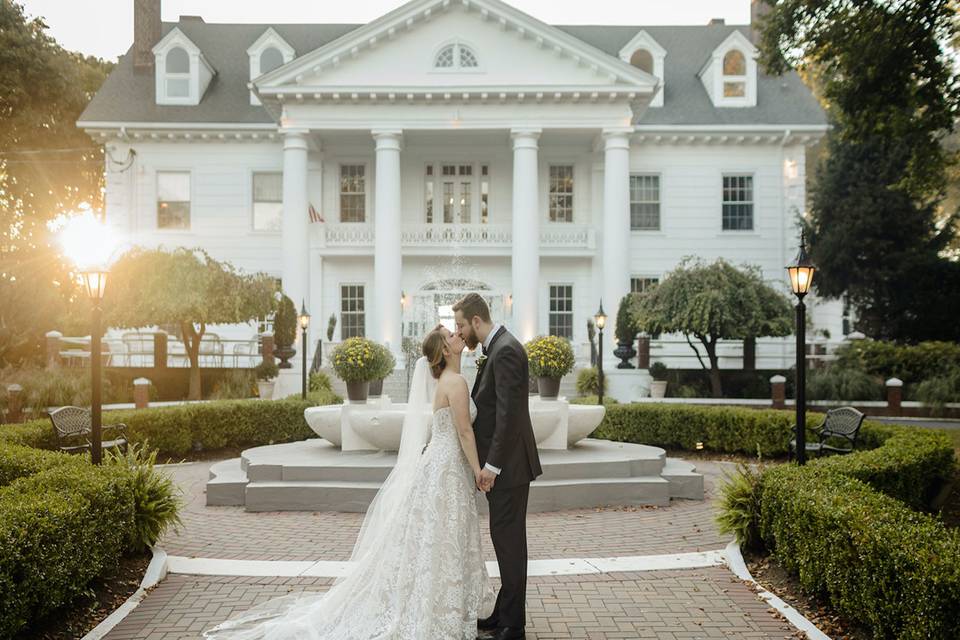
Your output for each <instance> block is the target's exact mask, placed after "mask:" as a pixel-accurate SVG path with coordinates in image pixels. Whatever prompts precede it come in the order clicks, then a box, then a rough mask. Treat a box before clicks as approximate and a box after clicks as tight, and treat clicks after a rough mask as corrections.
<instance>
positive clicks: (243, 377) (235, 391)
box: [210, 363, 276, 400]
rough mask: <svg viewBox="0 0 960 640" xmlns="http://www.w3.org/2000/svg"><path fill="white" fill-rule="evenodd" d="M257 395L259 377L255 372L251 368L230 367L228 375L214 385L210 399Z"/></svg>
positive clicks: (233, 398) (231, 398)
mask: <svg viewBox="0 0 960 640" xmlns="http://www.w3.org/2000/svg"><path fill="white" fill-rule="evenodd" d="M261 364H263V363H261ZM274 366H276V365H274ZM255 395H257V379H256V375H255V374H254V372H253V371H252V370H250V369H230V370H229V371H227V373H226V375H224V376H223V378H222V379H221V380H220V381H219V382H217V383H216V384H215V385H214V387H213V392H212V393H211V394H210V399H211V400H240V399H243V398H252V397H254V396H255Z"/></svg>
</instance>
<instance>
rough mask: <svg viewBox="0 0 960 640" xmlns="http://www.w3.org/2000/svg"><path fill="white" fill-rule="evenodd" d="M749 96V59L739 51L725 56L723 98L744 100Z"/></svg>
mask: <svg viewBox="0 0 960 640" xmlns="http://www.w3.org/2000/svg"><path fill="white" fill-rule="evenodd" d="M746 95H747V58H746V56H744V55H743V52H742V51H740V50H739V49H731V50H730V51H727V53H726V55H724V56H723V97H724V98H743V97H745V96H746Z"/></svg>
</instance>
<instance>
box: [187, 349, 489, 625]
mask: <svg viewBox="0 0 960 640" xmlns="http://www.w3.org/2000/svg"><path fill="white" fill-rule="evenodd" d="M421 360H423V359H421ZM421 365H423V366H421ZM417 369H418V371H420V373H419V375H420V376H421V378H422V377H423V376H425V375H426V366H425V362H422V363H418V365H417ZM415 377H416V374H415ZM425 384H426V385H429V382H427V383H425ZM421 386H422V387H423V388H429V387H427V386H424V383H423V381H422V380H421ZM415 388H416V384H415V385H413V388H412V389H411V402H410V404H411V405H414V398H413V396H414V389H415ZM430 400H431V404H430V406H431V407H432V393H431V394H430ZM421 415H423V414H421ZM476 415H477V408H476V405H474V404H473V400H472V399H471V400H470V420H471V421H473V420H474V419H475V418H476ZM429 422H432V426H431V427H430V428H429V444H428V445H427V446H426V448H425V449H424V448H423V447H422V446H421V445H420V443H419V442H416V438H417V436H416V430H417V429H418V428H420V429H422V432H423V435H421V436H419V437H421V438H422V437H425V434H426V433H428V430H427V428H426V424H422V425H408V424H407V421H405V422H404V431H405V433H404V436H403V438H404V440H405V442H403V443H402V444H401V450H400V454H399V455H398V463H397V467H396V468H395V469H394V472H393V473H391V477H390V478H388V479H387V481H386V482H385V483H384V485H383V488H382V489H381V490H380V491H379V492H378V494H377V498H376V499H375V500H374V503H373V504H372V505H371V508H370V510H368V514H367V516H366V518H365V520H364V524H363V527H362V528H361V532H360V535H359V537H358V541H357V545H356V547H355V549H354V553H353V557H352V564H353V567H352V569H351V571H350V573H349V575H348V576H347V577H345V578H342V579H340V580H339V581H338V582H337V583H336V584H334V585H333V587H331V589H330V590H329V591H327V592H326V593H300V594H290V595H287V596H282V597H280V598H275V599H273V600H270V601H268V602H266V603H264V604H262V605H259V606H257V607H254V608H253V609H250V610H248V611H246V612H243V613H241V614H239V615H237V616H234V617H231V618H230V619H229V620H227V621H226V622H223V623H221V624H219V625H217V626H216V627H214V628H213V629H210V630H208V631H206V632H204V634H203V637H205V638H211V639H215V640H227V639H229V640H475V638H476V637H477V618H480V617H486V616H488V615H489V614H490V613H492V611H493V604H494V593H493V589H492V587H491V585H490V581H489V576H488V575H487V569H486V565H485V564H484V562H483V558H482V556H481V549H480V518H479V514H478V505H477V500H478V498H479V496H480V495H481V494H480V493H479V492H478V491H477V488H476V484H475V480H474V476H473V471H471V469H470V465H469V464H468V462H467V459H466V456H465V455H464V453H463V450H462V449H461V446H460V439H459V437H458V435H457V428H456V425H455V424H454V421H453V415H452V410H451V409H450V407H443V408H441V409H437V410H436V411H435V412H433V414H432V421H429ZM408 426H409V428H410V431H411V433H410V434H407V433H406V431H407V429H408ZM408 435H409V437H408ZM413 446H416V447H417V450H416V451H415V452H413V453H411V451H412V447H413ZM421 451H422V453H421ZM405 453H406V454H409V455H405ZM404 460H406V463H405V462H404ZM398 476H399V477H398Z"/></svg>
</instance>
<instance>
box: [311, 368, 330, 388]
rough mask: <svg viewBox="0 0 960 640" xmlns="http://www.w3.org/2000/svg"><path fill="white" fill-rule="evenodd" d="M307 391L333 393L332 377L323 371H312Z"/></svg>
mask: <svg viewBox="0 0 960 640" xmlns="http://www.w3.org/2000/svg"><path fill="white" fill-rule="evenodd" d="M307 389H308V390H309V391H333V385H332V384H331V383H330V376H328V375H327V374H326V373H324V372H323V371H311V372H310V379H309V380H308V381H307Z"/></svg>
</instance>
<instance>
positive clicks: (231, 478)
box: [207, 458, 248, 507]
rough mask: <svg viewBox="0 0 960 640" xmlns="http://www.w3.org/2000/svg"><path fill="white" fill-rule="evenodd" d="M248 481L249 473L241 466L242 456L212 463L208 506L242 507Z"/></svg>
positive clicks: (208, 484) (208, 487)
mask: <svg viewBox="0 0 960 640" xmlns="http://www.w3.org/2000/svg"><path fill="white" fill-rule="evenodd" d="M247 482H248V481H247V474H246V473H244V471H243V469H242V468H241V466H240V458H232V459H230V460H224V461H222V462H218V463H216V464H214V465H211V466H210V480H209V481H207V506H208V507H238V506H239V507H242V506H243V504H244V502H245V492H246V488H247Z"/></svg>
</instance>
